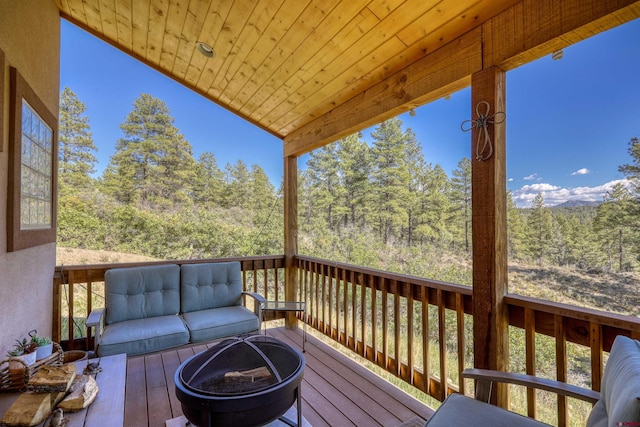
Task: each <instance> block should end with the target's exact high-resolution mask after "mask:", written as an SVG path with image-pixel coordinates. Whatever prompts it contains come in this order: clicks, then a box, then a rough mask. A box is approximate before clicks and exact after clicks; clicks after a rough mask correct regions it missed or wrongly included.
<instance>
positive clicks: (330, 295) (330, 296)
mask: <svg viewBox="0 0 640 427" xmlns="http://www.w3.org/2000/svg"><path fill="white" fill-rule="evenodd" d="M327 270H329V271H328V272H327V273H328V276H329V289H328V290H327V298H328V302H327V310H328V311H329V336H330V337H331V338H333V339H335V332H334V330H333V310H332V309H331V307H333V304H332V303H333V267H332V266H328V267H327Z"/></svg>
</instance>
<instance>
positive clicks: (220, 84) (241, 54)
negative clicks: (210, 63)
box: [209, 0, 282, 104]
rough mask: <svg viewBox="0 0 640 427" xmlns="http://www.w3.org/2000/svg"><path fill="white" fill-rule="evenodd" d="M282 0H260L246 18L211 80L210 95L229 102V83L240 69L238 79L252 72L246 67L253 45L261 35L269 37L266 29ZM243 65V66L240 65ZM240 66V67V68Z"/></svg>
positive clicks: (252, 52) (246, 76) (230, 97)
mask: <svg viewBox="0 0 640 427" xmlns="http://www.w3.org/2000/svg"><path fill="white" fill-rule="evenodd" d="M281 4H282V0H278V1H274V0H260V1H258V2H257V4H256V6H255V8H254V9H253V11H252V13H251V16H250V17H249V19H248V20H247V24H246V25H245V26H244V28H243V29H242V31H241V33H240V34H239V35H238V38H237V40H236V42H235V44H234V46H233V48H232V49H231V52H230V53H229V55H228V56H227V58H225V61H224V64H223V65H222V67H220V71H219V72H218V75H217V76H216V79H215V80H214V81H213V85H212V87H211V91H210V92H209V93H210V94H211V95H212V96H215V97H216V98H219V99H221V100H222V101H223V102H225V103H229V104H230V101H231V100H232V99H233V98H234V97H235V93H234V92H233V91H228V90H227V88H228V86H229V84H230V83H231V82H232V81H233V80H234V79H235V78H237V77H238V76H236V74H237V72H238V70H240V73H241V75H240V76H239V78H240V79H242V80H243V81H246V79H247V78H249V77H250V74H249V73H252V70H251V67H250V66H249V67H247V65H249V64H250V63H251V57H252V56H253V55H254V54H255V52H254V47H255V46H256V44H257V43H258V41H259V40H260V38H261V37H270V35H269V34H267V33H266V31H267V30H268V29H269V28H270V26H269V24H270V23H271V22H273V21H272V18H273V16H275V14H276V12H277V11H278V10H279V9H280V6H281ZM243 65H244V67H242V66H243ZM241 67H242V69H241Z"/></svg>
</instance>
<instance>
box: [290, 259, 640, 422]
mask: <svg viewBox="0 0 640 427" xmlns="http://www.w3.org/2000/svg"><path fill="white" fill-rule="evenodd" d="M296 260H297V261H296V266H297V267H298V275H299V276H298V277H299V286H300V289H299V290H300V298H304V299H306V301H307V313H306V318H305V319H306V322H307V323H308V324H309V325H310V326H312V327H313V328H315V329H317V330H318V331H320V332H321V333H323V334H324V335H326V336H328V337H331V338H332V339H333V340H335V341H337V342H339V343H341V344H342V345H344V346H345V347H348V348H349V349H351V350H352V351H353V352H355V353H357V354H359V355H361V356H363V357H364V358H366V359H367V360H369V361H371V362H372V363H374V364H376V365H378V366H379V367H381V368H383V369H384V370H386V371H387V372H389V373H391V374H392V375H395V376H396V377H398V378H401V379H402V380H404V381H405V382H407V383H409V384H411V385H413V386H415V387H417V388H418V389H420V390H422V391H424V392H425V393H427V394H428V395H430V396H432V397H434V398H436V399H438V400H440V401H442V400H443V399H444V398H445V397H446V395H447V394H449V393H450V392H452V391H459V392H462V393H465V391H466V392H467V393H468V392H469V390H465V383H464V382H460V380H459V378H460V373H461V372H462V370H463V369H465V368H467V367H473V354H472V352H473V350H472V348H473V341H472V340H473V336H472V325H473V318H472V317H471V312H472V289H471V288H470V287H467V286H461V285H453V284H448V283H442V282H437V281H433V280H426V279H422V278H418V277H412V276H406V275H401V274H393V273H389V272H384V271H379V270H373V269H368V268H363V267H357V266H353V265H348V264H342V263H337V262H331V261H327V260H322V259H317V258H312V257H307V256H297V257H296ZM505 303H506V304H507V307H508V311H509V324H510V333H511V334H518V333H519V334H521V335H522V334H523V335H524V340H523V342H524V344H525V345H524V348H517V347H516V346H511V347H512V348H510V357H513V358H514V359H516V356H518V357H519V354H520V353H522V352H524V359H526V362H525V367H524V371H525V372H526V373H528V374H532V375H540V374H543V375H546V373H545V372H539V371H537V369H536V360H540V359H541V358H546V357H547V356H548V354H546V353H544V354H540V353H541V351H538V350H543V349H542V348H540V349H538V348H537V346H536V343H537V342H541V341H543V340H544V339H545V338H546V339H551V340H553V343H552V346H553V357H552V360H551V362H550V364H551V365H552V366H555V371H556V372H555V375H553V376H552V378H553V379H557V380H560V381H563V382H570V383H571V382H572V381H571V380H572V378H570V376H569V375H568V372H569V371H576V370H578V368H576V367H575V366H573V364H574V361H573V359H576V358H577V359H583V360H585V359H586V361H587V363H586V365H588V366H587V368H586V369H587V370H589V371H590V372H589V376H590V381H588V383H587V384H584V383H583V384H577V385H581V386H585V385H586V386H591V388H592V389H594V390H598V391H599V389H600V382H601V378H602V372H603V365H604V361H605V358H606V352H609V351H610V349H611V345H612V343H613V340H614V339H615V337H616V336H617V335H626V336H631V337H633V338H640V319H638V318H635V317H630V316H622V315H616V314H612V313H606V312H601V311H596V310H590V309H583V308H579V307H575V306H569V305H566V304H558V303H553V302H549V301H544V300H538V299H535V298H528V297H522V296H518V295H508V296H506V297H505ZM441 343H444V344H445V345H442V344H441ZM568 344H571V345H572V346H574V344H575V346H574V347H577V348H578V350H576V351H574V353H576V352H577V353H578V355H577V356H575V355H573V356H570V355H569V354H568V353H569V352H568V351H567V345H568ZM487 345H491V344H490V343H487ZM432 347H435V351H433V350H434V349H432ZM539 347H542V346H539ZM585 353H586V355H585ZM572 357H573V359H572ZM450 365H451V366H450ZM580 369H584V367H581V368H580ZM425 373H428V374H425ZM547 376H551V375H547ZM443 378H444V379H446V380H445V382H444V383H445V384H446V387H444V386H443V381H442V379H443ZM589 383H590V384H589ZM467 386H469V388H470V387H471V386H472V384H467ZM538 398H539V397H538V396H537V395H536V394H535V393H534V392H533V391H527V393H526V396H525V400H524V403H523V404H524V405H525V406H526V408H525V413H528V414H529V416H532V417H537V416H538V410H537V405H536V401H537V399H538ZM589 409H590V408H587V409H586V413H588V410H589ZM552 411H553V412H554V413H553V414H552V419H545V420H544V421H547V422H551V423H555V424H557V425H559V426H565V425H569V424H568V419H569V412H570V411H569V404H568V402H567V398H558V399H557V408H556V409H555V410H552ZM547 412H549V411H547ZM583 415H584V414H583ZM545 416H547V418H548V414H546V415H545ZM574 418H575V417H574Z"/></svg>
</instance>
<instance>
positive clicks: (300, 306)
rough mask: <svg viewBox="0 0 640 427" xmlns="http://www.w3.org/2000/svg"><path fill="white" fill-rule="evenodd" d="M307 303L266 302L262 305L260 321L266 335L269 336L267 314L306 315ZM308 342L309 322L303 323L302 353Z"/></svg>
mask: <svg viewBox="0 0 640 427" xmlns="http://www.w3.org/2000/svg"><path fill="white" fill-rule="evenodd" d="M306 309H307V303H306V302H305V301H264V302H262V303H261V304H260V316H261V318H260V320H261V321H262V324H263V325H264V334H265V335H266V334H267V325H266V319H267V317H266V314H267V312H269V311H271V312H276V311H294V312H298V313H303V314H304V313H306ZM305 342H307V322H306V321H305V319H303V321H302V352H303V353H304V352H305V351H306V350H305V347H304V344H305Z"/></svg>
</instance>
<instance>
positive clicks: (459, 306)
mask: <svg viewBox="0 0 640 427" xmlns="http://www.w3.org/2000/svg"><path fill="white" fill-rule="evenodd" d="M456 326H457V330H458V378H459V380H458V391H459V392H460V393H462V394H465V393H464V391H465V386H464V381H463V380H462V371H464V356H465V354H466V351H465V339H464V300H463V299H462V294H456Z"/></svg>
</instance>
